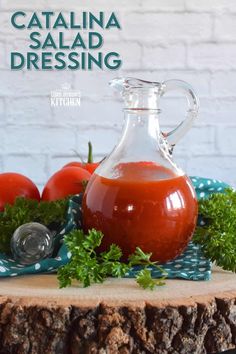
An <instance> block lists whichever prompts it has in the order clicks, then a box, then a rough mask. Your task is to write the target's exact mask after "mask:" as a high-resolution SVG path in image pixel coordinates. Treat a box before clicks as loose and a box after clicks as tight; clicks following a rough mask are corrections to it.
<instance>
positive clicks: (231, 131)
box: [217, 121, 236, 156]
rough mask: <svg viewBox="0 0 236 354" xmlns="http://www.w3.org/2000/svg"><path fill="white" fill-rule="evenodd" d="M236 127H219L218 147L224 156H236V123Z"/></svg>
mask: <svg viewBox="0 0 236 354" xmlns="http://www.w3.org/2000/svg"><path fill="white" fill-rule="evenodd" d="M234 123H235V125H232V126H224V127H222V128H221V127H220V128H219V127H218V132H217V145H218V147H219V150H220V152H221V154H222V155H224V154H225V155H232V156H236V121H235V122H234Z"/></svg>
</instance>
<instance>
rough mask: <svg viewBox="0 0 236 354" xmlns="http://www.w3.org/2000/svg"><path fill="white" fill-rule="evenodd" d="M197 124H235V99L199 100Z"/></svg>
mask: <svg viewBox="0 0 236 354" xmlns="http://www.w3.org/2000/svg"><path fill="white" fill-rule="evenodd" d="M199 122H200V123H202V124H214V125H216V124H217V125H221V126H222V125H226V126H227V125H228V124H236V101H235V98H229V99H227V98H218V99H212V98H204V99H201V108H200V112H199Z"/></svg>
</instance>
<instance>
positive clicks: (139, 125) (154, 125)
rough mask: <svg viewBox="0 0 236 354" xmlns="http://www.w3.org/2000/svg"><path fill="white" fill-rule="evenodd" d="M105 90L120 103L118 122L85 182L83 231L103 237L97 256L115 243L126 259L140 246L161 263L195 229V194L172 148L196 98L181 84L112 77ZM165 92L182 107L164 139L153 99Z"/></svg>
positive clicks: (194, 111) (186, 127)
mask: <svg viewBox="0 0 236 354" xmlns="http://www.w3.org/2000/svg"><path fill="white" fill-rule="evenodd" d="M110 85H111V86H112V87H114V88H115V89H118V90H119V92H120V93H121V95H122V98H123V100H124V112H125V123H124V127H123V132H122V136H121V139H120V141H119V143H118V144H117V145H116V146H115V148H114V149H113V151H112V152H111V153H110V155H109V156H107V157H106V159H105V160H104V161H103V162H102V163H101V165H100V166H99V167H98V169H97V170H96V171H95V173H94V175H93V176H92V178H91V180H90V181H89V183H88V186H87V188H86V191H85V194H84V198H83V227H84V230H85V231H88V230H89V229H92V228H95V229H97V230H100V231H102V232H103V234H104V239H103V243H102V246H101V248H100V249H101V251H103V250H105V249H106V248H107V247H108V246H109V245H110V244H112V243H115V244H117V245H119V246H120V247H121V248H122V251H123V254H124V258H125V259H126V258H127V257H128V255H129V254H130V253H132V252H133V251H134V250H135V248H136V247H141V248H142V249H143V251H145V252H152V259H153V260H157V261H160V262H166V261H168V260H171V259H173V258H175V257H176V256H178V255H179V254H180V253H181V252H182V251H183V250H184V248H185V247H186V246H187V244H188V242H189V240H190V239H191V237H192V234H193V232H194V229H195V226H196V220H197V200H196V195H195V191H194V188H193V186H192V184H191V181H190V180H189V178H188V177H187V176H186V175H185V174H184V172H183V171H182V170H181V169H180V168H179V167H178V166H177V165H176V164H175V162H174V161H173V156H172V150H173V147H174V146H175V144H176V143H177V142H178V141H179V139H180V138H181V137H182V136H183V135H184V134H185V133H186V132H187V131H188V130H189V129H190V127H191V126H192V124H193V122H194V120H195V118H196V117H197V113H198V106H199V104H198V99H197V97H196V95H195V93H194V91H193V89H192V88H191V86H190V85H189V84H187V83H186V82H184V81H181V80H168V81H165V82H163V83H159V82H148V81H144V80H139V79H135V78H116V79H114V80H112V81H111V82H110ZM171 90H179V91H182V92H183V93H184V94H185V96H186V98H187V102H188V110H187V115H186V118H185V120H183V121H182V122H181V123H180V124H179V125H178V126H177V128H176V129H174V130H173V131H171V132H169V133H166V134H164V133H162V132H161V130H160V127H159V121H158V117H159V115H160V113H161V111H160V108H159V106H160V99H161V97H162V96H163V95H164V94H165V93H166V92H168V91H171Z"/></svg>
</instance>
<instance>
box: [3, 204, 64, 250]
mask: <svg viewBox="0 0 236 354" xmlns="http://www.w3.org/2000/svg"><path fill="white" fill-rule="evenodd" d="M67 206H68V200H67V199H64V200H58V201H55V202H44V201H43V202H38V201H36V200H30V199H25V198H22V197H20V198H17V199H16V201H15V204H14V205H6V206H5V209H4V211H3V212H1V213H0V252H6V253H8V252H10V241H11V237H12V235H13V233H14V231H15V230H16V229H17V228H18V227H19V226H21V225H23V224H25V223H28V222H31V221H36V222H39V223H42V224H44V225H47V226H50V224H54V226H56V227H59V226H60V225H62V224H63V223H64V222H65V215H66V209H67Z"/></svg>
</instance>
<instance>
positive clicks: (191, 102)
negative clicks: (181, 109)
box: [161, 80, 199, 150]
mask: <svg viewBox="0 0 236 354" xmlns="http://www.w3.org/2000/svg"><path fill="white" fill-rule="evenodd" d="M169 91H182V92H183V93H184V94H185V96H186V98H187V102H188V110H187V116H186V118H185V119H184V120H183V121H182V122H181V123H180V124H179V125H178V126H177V127H176V128H175V129H173V130H172V131H170V132H169V133H165V134H163V135H164V136H165V137H166V138H167V141H168V143H169V144H170V146H171V150H172V149H173V147H174V146H175V144H176V143H177V142H178V141H179V140H180V139H181V138H182V137H183V136H184V135H185V134H186V133H187V131H188V130H189V129H190V128H191V127H192V125H193V122H194V120H195V119H196V117H197V114H198V109H199V101H198V97H197V96H196V94H195V93H194V91H193V89H192V87H191V86H190V85H189V84H188V83H187V82H185V81H182V80H167V81H164V82H163V83H162V84H161V96H163V95H164V94H165V93H167V92H169Z"/></svg>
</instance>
